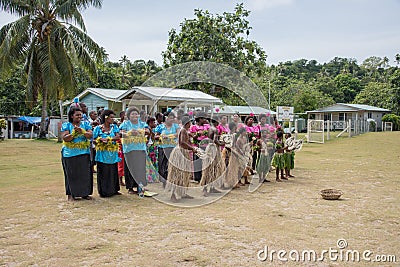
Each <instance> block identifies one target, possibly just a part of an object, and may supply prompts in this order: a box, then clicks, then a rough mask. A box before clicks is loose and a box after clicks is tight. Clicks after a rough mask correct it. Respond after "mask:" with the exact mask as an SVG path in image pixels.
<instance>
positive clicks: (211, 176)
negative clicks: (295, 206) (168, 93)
mask: <svg viewBox="0 0 400 267" xmlns="http://www.w3.org/2000/svg"><path fill="white" fill-rule="evenodd" d="M88 115H89V116H88ZM119 116H120V119H119V120H116V118H115V117H116V114H115V113H114V111H112V110H100V111H99V112H98V113H96V112H91V113H90V114H88V113H87V108H86V105H85V104H84V103H75V104H74V105H72V106H71V107H70V110H69V112H68V122H65V123H63V125H62V128H61V135H62V138H63V146H62V165H63V170H64V176H65V189H66V194H67V196H68V200H70V201H74V200H75V199H77V198H83V199H91V195H92V193H93V172H97V189H98V193H99V195H100V197H110V196H113V195H118V194H121V193H120V192H119V191H120V186H125V187H126V189H127V190H128V194H138V193H140V192H141V191H142V192H143V190H146V189H145V187H146V186H147V184H148V183H153V182H162V184H163V187H164V189H165V190H166V191H167V192H169V193H170V196H171V198H170V200H171V201H172V202H177V201H180V200H181V199H184V198H193V196H190V195H189V194H188V188H189V187H190V183H191V182H193V183H197V184H198V185H199V186H201V187H202V192H203V195H204V196H205V197H207V196H208V195H209V194H212V193H220V192H221V191H220V190H226V189H230V188H237V187H239V186H241V185H245V184H249V183H250V182H249V180H248V177H249V176H251V175H255V174H258V176H259V179H260V181H261V182H262V181H264V182H269V181H268V180H267V179H266V176H267V174H268V172H269V171H270V170H271V168H272V167H274V168H275V169H276V181H277V182H281V181H282V180H287V179H288V178H289V177H294V176H293V175H291V173H290V170H291V169H293V168H294V152H293V151H292V150H291V149H290V144H289V141H290V140H291V136H290V134H286V136H285V138H286V141H283V135H284V134H283V131H282V129H281V128H280V126H279V125H278V124H277V123H276V121H273V122H271V120H272V117H271V116H270V115H269V114H260V115H259V116H258V118H257V117H255V116H254V115H253V114H250V116H247V117H246V119H245V120H244V123H242V122H241V119H240V116H239V114H234V115H233V116H232V122H230V123H228V117H227V116H226V115H221V116H213V117H210V116H208V115H207V114H206V113H205V112H203V111H196V112H195V113H194V114H193V113H192V112H190V113H188V114H185V113H184V112H183V111H182V110H178V112H176V113H175V112H174V111H172V110H168V112H166V113H165V114H162V113H157V114H156V116H155V117H149V116H148V115H147V114H146V112H144V111H139V110H138V109H137V108H135V107H130V108H128V109H127V110H126V111H125V112H121V113H120V114H119ZM256 121H258V122H257V123H256ZM94 165H96V167H97V168H96V169H97V170H95V168H94V167H93V166H94ZM279 175H280V177H279ZM123 177H124V178H125V182H124V181H123V179H122V178H123ZM242 179H244V181H243V182H242Z"/></svg>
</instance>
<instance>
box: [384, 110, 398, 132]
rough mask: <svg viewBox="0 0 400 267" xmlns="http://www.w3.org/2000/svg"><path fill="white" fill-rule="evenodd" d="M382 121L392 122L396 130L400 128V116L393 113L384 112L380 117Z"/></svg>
mask: <svg viewBox="0 0 400 267" xmlns="http://www.w3.org/2000/svg"><path fill="white" fill-rule="evenodd" d="M382 121H384V122H391V123H393V130H395V131H397V130H399V129H400V128H399V127H400V116H398V115H395V114H386V115H385V116H383V117H382Z"/></svg>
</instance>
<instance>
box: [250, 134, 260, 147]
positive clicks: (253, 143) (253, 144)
mask: <svg viewBox="0 0 400 267" xmlns="http://www.w3.org/2000/svg"><path fill="white" fill-rule="evenodd" d="M248 136H249V142H250V143H251V147H252V149H253V151H257V150H259V149H260V147H259V146H258V145H257V136H256V134H255V133H254V132H250V133H249V134H248Z"/></svg>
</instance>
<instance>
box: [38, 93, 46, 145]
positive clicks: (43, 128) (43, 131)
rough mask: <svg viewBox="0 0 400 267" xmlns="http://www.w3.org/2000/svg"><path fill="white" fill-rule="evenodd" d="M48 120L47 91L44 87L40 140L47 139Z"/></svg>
mask: <svg viewBox="0 0 400 267" xmlns="http://www.w3.org/2000/svg"><path fill="white" fill-rule="evenodd" d="M46 118H47V89H46V87H43V90H42V118H41V120H40V130H39V139H45V138H46V134H47V127H46Z"/></svg>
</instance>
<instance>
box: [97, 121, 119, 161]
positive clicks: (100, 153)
mask: <svg viewBox="0 0 400 267" xmlns="http://www.w3.org/2000/svg"><path fill="white" fill-rule="evenodd" d="M118 133H119V128H118V126H117V125H116V124H111V125H110V131H109V132H104V131H103V129H102V127H101V125H99V126H97V127H96V128H94V131H93V139H94V140H96V139H98V140H96V157H95V160H96V161H98V162H102V163H106V164H114V163H117V162H120V161H121V158H119V157H118V143H117V142H116V141H111V138H113V137H115V136H116V135H117V134H118ZM100 138H108V139H110V140H109V141H108V142H107V143H103V142H101V141H100V140H99V139H100Z"/></svg>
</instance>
